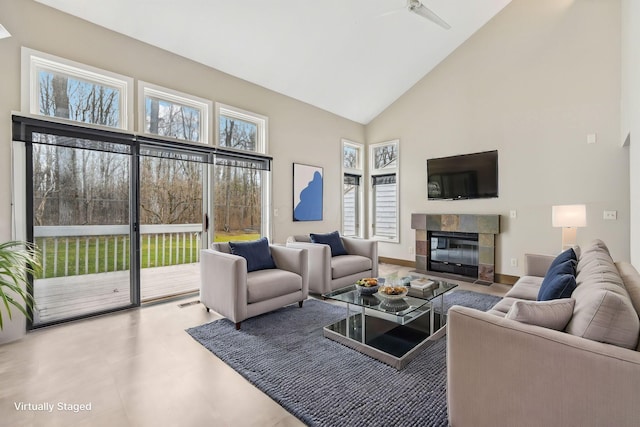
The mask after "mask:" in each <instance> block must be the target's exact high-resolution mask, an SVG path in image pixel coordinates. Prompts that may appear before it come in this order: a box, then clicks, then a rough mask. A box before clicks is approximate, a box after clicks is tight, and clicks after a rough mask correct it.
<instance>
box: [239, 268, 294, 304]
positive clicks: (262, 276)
mask: <svg viewBox="0 0 640 427" xmlns="http://www.w3.org/2000/svg"><path fill="white" fill-rule="evenodd" d="M297 291H302V277H301V276H299V275H298V274H295V273H292V272H290V271H286V270H279V269H267V270H257V271H253V272H251V273H249V274H247V303H249V304H252V303H255V302H260V301H266V300H270V299H274V298H277V297H281V296H283V295H287V294H291V293H294V292H297Z"/></svg>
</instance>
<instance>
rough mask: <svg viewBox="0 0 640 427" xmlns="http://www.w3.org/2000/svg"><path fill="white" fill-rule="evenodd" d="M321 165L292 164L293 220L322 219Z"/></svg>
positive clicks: (322, 181) (322, 180) (322, 175)
mask: <svg viewBox="0 0 640 427" xmlns="http://www.w3.org/2000/svg"><path fill="white" fill-rule="evenodd" d="M323 184H324V174H323V170H322V168H321V167H317V166H309V165H302V164H299V163H294V164H293V220H294V221H322V188H323V187H324V185H323Z"/></svg>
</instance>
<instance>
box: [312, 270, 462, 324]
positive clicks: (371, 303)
mask: <svg viewBox="0 0 640 427" xmlns="http://www.w3.org/2000/svg"><path fill="white" fill-rule="evenodd" d="M430 280H432V281H433V282H434V285H433V286H431V287H430V288H426V289H423V290H421V289H417V288H412V287H411V286H409V292H408V294H407V295H406V296H405V297H403V298H402V299H398V300H386V299H384V298H383V297H380V296H378V295H377V294H373V295H361V294H360V292H359V291H358V290H357V288H356V286H355V284H354V285H349V286H346V287H344V288H340V289H336V290H335V291H333V292H329V293H327V294H324V295H323V297H325V298H328V299H332V300H336V301H342V302H345V303H348V304H353V305H357V306H360V307H366V308H369V309H372V310H376V311H380V312H383V313H389V314H394V315H396V316H405V315H407V314H409V313H411V312H413V311H415V310H417V309H419V308H421V307H422V306H424V305H425V304H427V303H428V302H429V301H431V300H432V299H434V298H437V297H439V296H442V295H444V294H445V293H447V292H449V291H450V290H452V289H453V288H455V287H457V286H458V285H457V284H455V283H449V282H445V281H444V280H437V279H430Z"/></svg>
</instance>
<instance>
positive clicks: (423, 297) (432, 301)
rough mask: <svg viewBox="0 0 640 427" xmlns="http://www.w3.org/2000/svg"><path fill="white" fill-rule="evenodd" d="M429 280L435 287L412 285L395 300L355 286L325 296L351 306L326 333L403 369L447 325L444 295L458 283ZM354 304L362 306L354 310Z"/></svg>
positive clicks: (325, 334)
mask: <svg viewBox="0 0 640 427" xmlns="http://www.w3.org/2000/svg"><path fill="white" fill-rule="evenodd" d="M429 280H431V281H433V282H434V283H433V285H432V286H431V287H429V288H426V289H424V290H419V289H416V288H411V287H409V292H408V294H407V295H406V296H405V297H403V298H402V299H398V300H392V301H388V300H386V299H383V298H381V297H379V296H378V295H375V294H374V295H361V294H360V292H359V291H358V290H357V289H356V286H355V285H351V286H347V287H344V288H340V289H337V290H335V291H333V292H330V293H327V294H324V295H322V296H323V297H325V298H326V299H330V300H334V301H340V302H343V303H346V305H347V311H346V318H344V319H342V320H340V321H338V322H336V323H333V324H331V325H328V326H325V327H324V329H323V335H324V336H325V337H327V338H329V339H332V340H334V341H337V342H339V343H341V344H343V345H346V346H347V347H351V348H353V349H354V350H357V351H359V352H361V353H364V354H366V355H368V356H370V357H373V358H374V359H377V360H380V361H381V362H384V363H386V364H388V365H391V366H393V367H394V368H396V369H398V370H399V369H403V368H404V367H405V366H406V365H407V364H408V363H409V362H410V361H411V360H412V359H413V358H414V357H416V356H417V355H418V354H419V353H420V352H421V351H422V350H423V349H424V348H426V347H428V346H429V345H430V344H431V343H432V342H433V340H430V339H429V338H430V337H431V336H432V335H434V333H435V332H436V331H438V330H439V329H440V328H443V327H444V326H445V324H446V318H447V316H446V313H445V312H444V298H443V296H444V294H446V293H447V292H449V291H451V290H453V289H454V288H456V287H457V286H458V285H457V284H455V283H450V282H446V281H444V280H438V279H433V278H431V279H429ZM438 303H439V304H438ZM437 305H439V306H440V311H439V312H437V311H436V306H437ZM353 307H359V309H356V310H355V311H354V310H353Z"/></svg>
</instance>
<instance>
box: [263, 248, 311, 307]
mask: <svg viewBox="0 0 640 427" xmlns="http://www.w3.org/2000/svg"><path fill="white" fill-rule="evenodd" d="M271 256H272V257H273V262H274V263H275V264H276V267H278V268H279V269H281V270H287V271H290V272H292V273H296V274H297V275H299V276H301V277H302V294H303V295H304V297H305V298H306V297H307V295H309V251H308V250H307V249H296V248H288V247H285V246H274V245H272V246H271Z"/></svg>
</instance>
